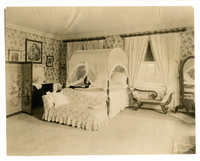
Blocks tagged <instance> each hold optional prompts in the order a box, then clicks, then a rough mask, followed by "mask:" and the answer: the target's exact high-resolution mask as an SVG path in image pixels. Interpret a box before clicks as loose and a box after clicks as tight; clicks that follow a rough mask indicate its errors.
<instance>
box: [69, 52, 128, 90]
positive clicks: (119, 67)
mask: <svg viewBox="0 0 200 161" xmlns="http://www.w3.org/2000/svg"><path fill="white" fill-rule="evenodd" d="M67 65H68V68H67V69H68V77H67V83H66V85H67V87H69V86H73V85H77V84H79V83H82V82H83V81H84V80H85V78H86V77H87V79H88V80H89V82H91V83H92V82H94V81H95V79H96V78H97V77H100V79H102V80H104V82H105V83H106V82H107V81H108V80H110V77H111V75H112V73H113V72H124V73H125V74H126V75H127V76H128V71H127V67H128V59H127V56H126V54H125V52H124V51H123V50H122V49H121V48H114V49H100V50H78V51H75V52H74V53H73V55H72V56H71V58H70V60H69V61H68V63H67Z"/></svg>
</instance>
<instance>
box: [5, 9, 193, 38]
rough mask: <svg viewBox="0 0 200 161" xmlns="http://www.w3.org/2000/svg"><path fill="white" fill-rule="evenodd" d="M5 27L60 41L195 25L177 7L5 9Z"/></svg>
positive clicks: (190, 12)
mask: <svg viewBox="0 0 200 161" xmlns="http://www.w3.org/2000/svg"><path fill="white" fill-rule="evenodd" d="M5 21H6V27H9V28H15V29H19V30H23V31H27V32H31V33H37V34H40V35H41V34H42V35H46V36H49V37H54V38H58V39H60V40H64V39H73V38H83V37H84V38H86V37H93V36H105V35H113V34H123V33H133V32H140V31H151V30H159V29H169V28H177V27H187V26H194V9H193V7H188V6H178V7H166V6H162V7H7V8H6V10H5Z"/></svg>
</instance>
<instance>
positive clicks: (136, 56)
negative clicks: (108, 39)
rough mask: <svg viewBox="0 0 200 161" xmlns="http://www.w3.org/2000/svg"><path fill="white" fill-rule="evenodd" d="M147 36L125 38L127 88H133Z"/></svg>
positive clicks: (142, 57) (145, 49)
mask: <svg viewBox="0 0 200 161" xmlns="http://www.w3.org/2000/svg"><path fill="white" fill-rule="evenodd" d="M148 39H149V37H148V36H138V37H129V38H125V53H126V54H127V57H128V61H129V62H128V73H129V86H133V87H134V86H135V83H136V78H137V76H138V73H139V69H140V66H141V64H142V62H143V61H144V58H145V54H146V51H147V46H148Z"/></svg>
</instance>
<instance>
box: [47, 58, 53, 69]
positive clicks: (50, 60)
mask: <svg viewBox="0 0 200 161" xmlns="http://www.w3.org/2000/svg"><path fill="white" fill-rule="evenodd" d="M46 66H47V67H53V56H47V60H46Z"/></svg>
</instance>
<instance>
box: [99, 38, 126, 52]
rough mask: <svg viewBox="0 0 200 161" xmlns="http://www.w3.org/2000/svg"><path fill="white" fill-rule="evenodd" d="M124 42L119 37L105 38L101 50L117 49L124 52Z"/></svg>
mask: <svg viewBox="0 0 200 161" xmlns="http://www.w3.org/2000/svg"><path fill="white" fill-rule="evenodd" d="M124 42H125V39H124V38H121V37H120V36H119V35H114V36H107V38H106V39H105V40H104V43H103V48H104V49H113V48H117V47H118V48H121V49H123V50H124Z"/></svg>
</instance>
